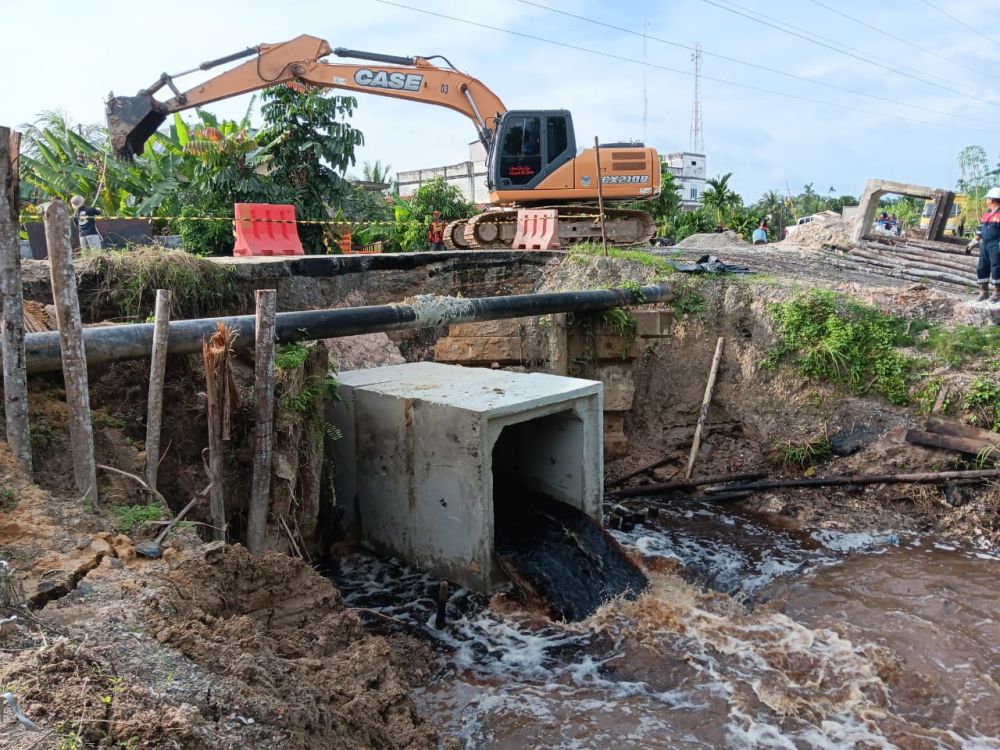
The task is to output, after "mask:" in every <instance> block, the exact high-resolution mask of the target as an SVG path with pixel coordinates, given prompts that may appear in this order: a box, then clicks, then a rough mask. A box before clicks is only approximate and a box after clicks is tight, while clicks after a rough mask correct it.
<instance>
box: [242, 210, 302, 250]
mask: <svg viewBox="0 0 1000 750" xmlns="http://www.w3.org/2000/svg"><path fill="white" fill-rule="evenodd" d="M233 214H234V216H235V220H234V222H233V223H234V225H235V227H236V232H235V234H236V244H235V246H234V247H233V255H242V256H247V255H305V252H304V251H303V250H302V242H301V241H300V240H299V229H298V225H297V224H296V223H295V206H289V205H284V204H275V203H236V204H233Z"/></svg>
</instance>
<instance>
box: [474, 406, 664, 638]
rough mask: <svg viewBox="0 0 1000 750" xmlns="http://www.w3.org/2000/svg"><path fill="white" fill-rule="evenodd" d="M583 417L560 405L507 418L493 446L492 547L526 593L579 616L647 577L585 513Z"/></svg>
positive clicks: (637, 588) (563, 614)
mask: <svg viewBox="0 0 1000 750" xmlns="http://www.w3.org/2000/svg"><path fill="white" fill-rule="evenodd" d="M585 446H586V443H585V435H584V423H583V421H582V420H581V419H580V418H579V417H578V416H577V415H576V414H575V413H574V412H573V411H572V410H567V411H560V412H556V413H555V414H550V415H547V416H544V417H537V418H535V419H530V420H527V421H524V422H519V423H517V424H511V425H507V426H506V427H504V428H503V430H502V431H501V433H500V435H499V437H498V438H497V441H496V443H495V444H494V447H493V455H492V474H493V477H492V479H493V524H494V550H495V554H496V559H497V564H498V566H499V568H500V569H501V570H502V571H503V572H504V573H505V574H506V575H507V576H508V577H509V578H510V580H511V581H512V583H513V584H514V585H515V586H516V587H517V588H518V589H519V590H520V591H521V593H522V594H523V595H524V596H525V598H527V599H529V600H530V601H533V602H536V603H539V604H542V605H543V606H545V607H547V608H548V610H549V611H550V614H551V615H552V616H553V617H555V618H558V619H565V620H580V619H583V618H585V617H588V616H589V615H591V614H593V613H594V612H595V611H596V610H597V608H598V607H600V606H601V604H603V603H604V602H607V601H609V600H611V599H613V598H615V597H619V596H626V597H629V598H634V597H636V596H638V594H639V593H640V592H641V591H642V590H644V589H645V588H646V585H647V580H646V577H645V575H644V574H643V573H642V572H641V571H640V570H639V568H638V567H637V566H636V565H635V564H634V563H633V562H632V561H631V560H630V559H629V558H628V557H627V556H626V555H625V553H624V551H623V550H622V548H621V547H620V546H619V545H618V543H617V542H615V540H614V539H612V538H611V537H610V536H609V535H608V534H607V533H606V532H605V531H604V529H603V528H602V527H601V525H600V523H599V522H598V521H596V520H595V519H593V518H591V517H589V516H588V515H587V514H586V513H585V505H584V486H585V478H584V462H585V461H586V456H585V453H584V451H585Z"/></svg>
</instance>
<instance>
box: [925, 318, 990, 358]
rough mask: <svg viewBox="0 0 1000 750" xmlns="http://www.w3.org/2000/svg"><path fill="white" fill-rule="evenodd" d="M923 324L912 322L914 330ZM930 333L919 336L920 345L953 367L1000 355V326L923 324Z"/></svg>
mask: <svg viewBox="0 0 1000 750" xmlns="http://www.w3.org/2000/svg"><path fill="white" fill-rule="evenodd" d="M919 326H920V324H919V323H918V322H917V321H914V322H913V325H911V330H912V329H914V328H915V327H917V330H919ZM923 326H924V328H925V330H926V331H927V335H926V336H924V337H923V338H921V339H919V340H917V342H916V346H917V348H918V349H920V350H921V351H926V352H928V353H929V354H931V355H932V356H933V357H934V358H935V359H938V360H940V361H942V362H944V363H946V364H948V365H950V366H952V367H960V366H962V365H964V364H967V363H969V362H974V361H976V360H980V359H983V358H989V357H993V358H995V357H998V356H1000V327H998V326H988V327H984V328H978V327H976V326H968V325H960V326H955V327H954V328H944V327H942V326H938V325H927V324H926V323H925V324H923Z"/></svg>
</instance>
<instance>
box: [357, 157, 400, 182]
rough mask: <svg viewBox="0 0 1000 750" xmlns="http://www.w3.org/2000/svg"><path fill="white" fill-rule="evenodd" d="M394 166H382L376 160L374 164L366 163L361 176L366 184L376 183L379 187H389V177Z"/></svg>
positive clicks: (379, 161)
mask: <svg viewBox="0 0 1000 750" xmlns="http://www.w3.org/2000/svg"><path fill="white" fill-rule="evenodd" d="M391 170H392V165H391V164H386V165H385V166H384V167H383V166H382V162H381V160H379V159H376V160H375V161H374V162H370V161H366V162H365V163H364V165H363V166H362V167H361V176H362V177H363V178H364V180H365V182H374V183H376V184H378V185H388V184H389V182H390V180H389V175H390V174H391Z"/></svg>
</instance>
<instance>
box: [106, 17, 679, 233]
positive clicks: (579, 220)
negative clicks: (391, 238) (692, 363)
mask: <svg viewBox="0 0 1000 750" xmlns="http://www.w3.org/2000/svg"><path fill="white" fill-rule="evenodd" d="M331 54H332V55H334V56H336V57H341V58H348V59H351V60H361V61H363V62H361V63H357V62H354V63H329V62H324V61H323V59H322V58H324V57H327V56H329V55H331ZM245 58H249V59H246V60H245V62H242V63H241V64H239V65H237V66H235V67H232V68H230V69H228V70H226V71H224V72H222V73H219V74H218V75H216V76H214V77H213V78H209V79H208V80H207V81H204V82H203V83H201V84H199V85H197V86H194V87H193V88H190V89H188V90H187V91H181V90H180V89H179V88H178V87H177V85H176V84H175V82H174V79H175V78H179V77H180V76H183V75H187V74H188V73H194V72H196V71H204V70H209V69H212V68H215V67H217V66H219V65H225V64H226V63H231V62H236V61H237V60H243V59H245ZM432 60H439V61H441V63H442V64H435V63H434V62H431V61H432ZM294 82H298V83H302V84H306V85H310V86H323V87H330V88H338V89H344V90H347V91H356V92H364V93H368V94H377V95H379V96H391V97H394V98H396V99H409V100H411V101H415V102H422V103H425V104H436V105H438V106H441V107H447V108H448V109H452V110H455V111H456V112H460V113H462V114H463V115H465V116H466V117H468V118H469V119H471V120H472V122H473V124H474V125H475V127H476V132H477V133H478V136H479V140H480V141H482V143H483V145H484V146H485V147H486V152H487V154H488V157H487V167H488V171H487V185H488V186H489V190H490V203H491V207H490V208H489V209H487V210H486V211H484V212H483V213H481V214H479V215H477V216H474V217H472V218H471V219H461V220H458V221H453V222H452V223H450V224H449V225H448V226H447V228H446V230H445V237H444V241H445V245H446V246H448V247H449V248H452V249H475V248H504V247H510V246H511V243H512V242H513V239H514V232H515V228H516V227H515V224H516V215H517V208H518V207H538V208H556V209H558V211H559V241H560V243H561V244H562V245H563V246H565V245H567V244H571V243H575V242H585V241H596V240H599V239H600V236H601V230H600V224H599V221H598V209H597V198H598V181H599V182H600V186H601V190H602V193H603V198H604V201H605V203H611V204H613V203H621V202H632V201H638V200H645V199H648V198H653V197H654V196H656V195H657V194H658V193H659V192H660V159H659V156H658V155H657V153H656V150H655V149H652V148H646V147H644V146H642V145H635V144H610V145H606V146H601V147H600V174H598V167H597V164H598V159H597V157H598V155H597V153H596V150H595V149H593V148H587V149H582V150H581V151H580V152H579V153H577V143H576V136H575V134H574V132H573V118H572V116H571V115H570V113H569V112H567V111H566V110H563V109H554V110H508V109H507V108H506V107H505V106H504V104H503V102H501V101H500V98H499V97H498V96H497V95H496V94H494V93H493V92H492V91H491V90H490V89H489V88H487V87H486V86H484V85H483V84H482V83H481V82H480V81H478V80H476V79H475V78H473V77H471V76H469V75H466V74H465V73H462V72H461V71H459V70H457V69H456V68H455V67H454V66H453V65H452V64H451V63H450V62H449V61H448V60H447V59H446V58H444V57H441V56H439V55H435V56H431V57H399V56H395V55H379V54H373V53H369V52H359V51H357V50H350V49H343V48H339V47H338V48H337V49H333V50H331V49H330V45H329V44H328V43H327V42H326V41H324V40H322V39H318V38H316V37H313V36H307V35H302V36H299V37H296V38H295V39H292V40H290V41H287V42H280V43H278V44H260V45H257V46H256V47H250V48H248V49H246V50H243V51H241V52H237V53H235V54H232V55H227V56H225V57H221V58H219V59H217V60H210V61H208V62H205V63H202V64H201V65H199V66H198V67H197V68H192V69H191V70H187V71H184V72H183V73H178V74H176V75H175V76H169V75H167V74H166V73H164V74H163V75H161V76H160V77H159V79H157V80H156V82H155V83H154V84H153V85H152V86H150V87H149V88H146V89H143V90H142V91H140V92H139V93H138V94H136V95H135V96H114V95H112V96H111V97H110V98H109V99H108V102H107V118H108V128H109V130H110V132H111V140H112V145H113V146H114V148H115V150H116V151H117V152H118V153H119V154H120V155H122V156H125V157H132V156H134V155H135V154H139V153H142V150H143V148H144V145H145V142H146V140H147V139H148V138H149V137H150V136H151V135H152V134H153V133H154V132H155V131H156V129H157V128H158V127H159V126H160V125H161V124H162V123H163V121H164V120H165V119H166V117H167V116H168V115H169V114H171V113H174V112H180V111H181V110H185V109H191V108H193V107H203V106H204V105H206V104H209V103H211V102H215V101H219V100H220V99H226V98H228V97H232V96H238V95H240V94H245V93H247V92H250V91H256V90H258V89H262V88H266V87H268V86H274V85H277V84H283V83H294ZM164 87H166V88H168V89H169V90H170V91H171V92H172V93H173V98H171V99H167V100H165V101H160V100H157V99H155V98H154V96H153V95H154V94H155V93H156V92H157V91H159V90H161V89H163V88H164ZM604 219H605V225H606V230H607V237H608V241H609V242H613V243H615V244H618V245H632V244H638V243H643V244H644V243H646V242H647V241H648V240H649V239H650V238H651V237H652V236H653V234H654V232H655V225H654V223H653V220H652V218H651V217H650V216H649V215H648V214H647V213H646V212H644V211H636V210H627V209H615V208H609V209H605V211H604Z"/></svg>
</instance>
